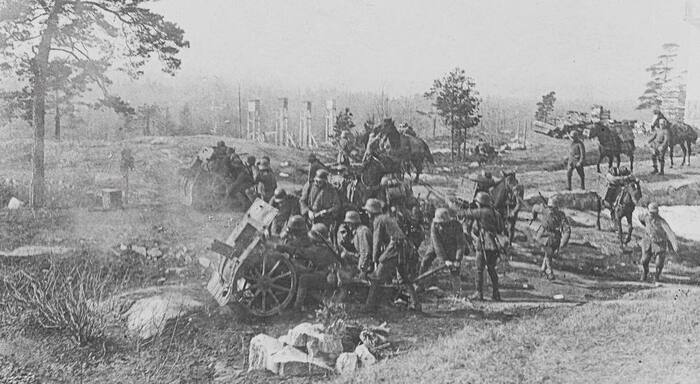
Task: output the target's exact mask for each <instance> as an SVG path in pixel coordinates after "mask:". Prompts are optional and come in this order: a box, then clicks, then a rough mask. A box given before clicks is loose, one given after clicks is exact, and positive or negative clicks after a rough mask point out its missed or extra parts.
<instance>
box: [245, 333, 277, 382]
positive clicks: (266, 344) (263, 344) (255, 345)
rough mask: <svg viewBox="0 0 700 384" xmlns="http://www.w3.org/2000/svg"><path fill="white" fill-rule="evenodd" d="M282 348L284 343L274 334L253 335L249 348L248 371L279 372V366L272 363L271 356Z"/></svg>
mask: <svg viewBox="0 0 700 384" xmlns="http://www.w3.org/2000/svg"><path fill="white" fill-rule="evenodd" d="M282 348H284V344H282V343H281V342H280V341H279V340H277V339H275V338H274V337H272V336H268V335H265V334H259V335H257V336H255V337H253V338H252V339H251V340H250V347H249V348H248V372H250V371H256V370H269V371H272V372H275V373H277V367H276V366H275V365H274V364H273V363H272V359H271V356H272V355H273V354H275V353H277V352H279V351H281V350H282Z"/></svg>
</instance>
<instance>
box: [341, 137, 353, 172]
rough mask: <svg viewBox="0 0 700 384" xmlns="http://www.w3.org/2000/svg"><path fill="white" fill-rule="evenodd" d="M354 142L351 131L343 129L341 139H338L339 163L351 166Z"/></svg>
mask: <svg viewBox="0 0 700 384" xmlns="http://www.w3.org/2000/svg"><path fill="white" fill-rule="evenodd" d="M354 148H355V147H354V145H353V143H352V135H350V132H348V131H343V132H342V133H341V134H340V139H339V140H338V159H337V160H338V164H343V165H345V166H348V167H349V166H350V153H351V152H352V150H353V149H354Z"/></svg>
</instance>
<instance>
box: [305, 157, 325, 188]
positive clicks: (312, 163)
mask: <svg viewBox="0 0 700 384" xmlns="http://www.w3.org/2000/svg"><path fill="white" fill-rule="evenodd" d="M308 160H309V174H308V182H311V180H313V178H314V177H315V176H316V173H317V172H318V170H319V169H325V170H326V171H328V167H327V166H326V165H325V164H323V163H322V162H321V160H319V159H318V157H316V155H315V154H313V153H312V154H310V155H309V158H308Z"/></svg>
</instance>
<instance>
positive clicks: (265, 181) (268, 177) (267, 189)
mask: <svg viewBox="0 0 700 384" xmlns="http://www.w3.org/2000/svg"><path fill="white" fill-rule="evenodd" d="M254 182H255V191H256V193H257V194H258V196H260V197H261V198H262V199H263V200H265V201H270V199H272V196H273V195H274V193H275V189H277V179H276V178H275V174H274V173H272V169H271V168H270V164H269V163H267V162H265V161H263V162H262V163H261V164H260V167H259V172H258V176H257V177H256V178H255V180H254Z"/></svg>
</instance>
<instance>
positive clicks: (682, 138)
mask: <svg viewBox="0 0 700 384" xmlns="http://www.w3.org/2000/svg"><path fill="white" fill-rule="evenodd" d="M657 112H658V111H657ZM662 119H665V120H666V121H667V122H668V123H669V129H668V130H669V132H670V133H671V138H670V141H669V145H668V146H669V148H668V157H669V159H670V160H671V168H673V147H675V146H676V145H680V147H681V150H682V151H683V162H682V163H681V166H683V165H685V164H686V158H687V159H688V163H687V164H688V165H690V155H691V153H692V145H693V143H695V142H697V141H698V132H697V130H696V129H695V128H694V127H693V126H691V125H690V124H686V123H683V122H680V121H670V120H668V119H667V118H666V117H665V116H664V115H663V114H662V113H661V112H658V113H655V114H654V121H652V123H651V128H657V127H658V126H659V123H660V120H662Z"/></svg>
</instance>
